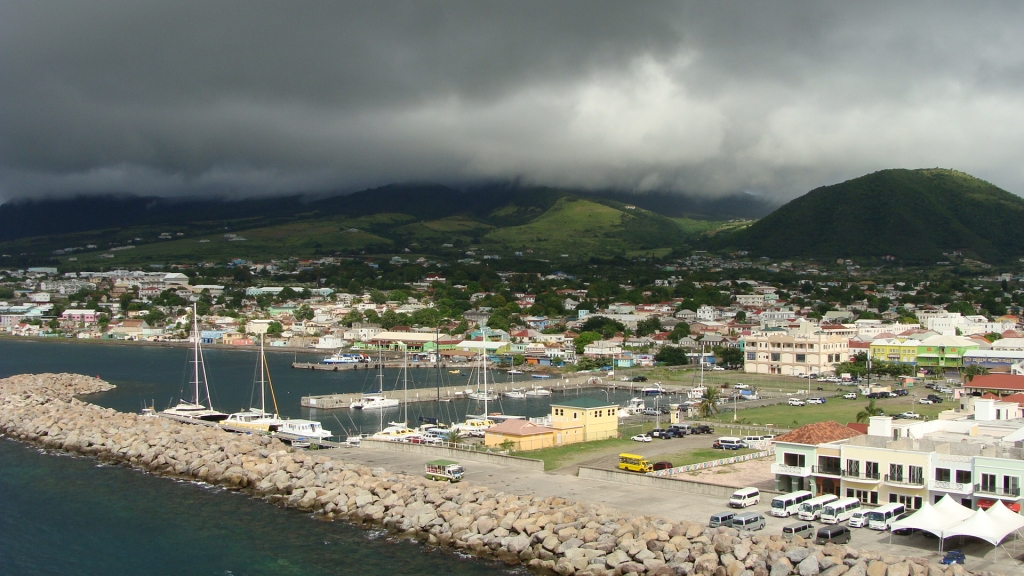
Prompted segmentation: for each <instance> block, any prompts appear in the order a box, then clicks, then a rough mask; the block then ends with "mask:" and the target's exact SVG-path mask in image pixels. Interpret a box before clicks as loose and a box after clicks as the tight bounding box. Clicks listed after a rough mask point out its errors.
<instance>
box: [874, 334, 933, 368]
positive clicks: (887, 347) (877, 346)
mask: <svg viewBox="0 0 1024 576" xmlns="http://www.w3.org/2000/svg"><path fill="white" fill-rule="evenodd" d="M920 345H921V341H920V340H915V339H914V338H876V339H875V340H872V341H871V359H872V360H884V361H886V362H899V363H901V364H916V363H917V347H918V346H920Z"/></svg>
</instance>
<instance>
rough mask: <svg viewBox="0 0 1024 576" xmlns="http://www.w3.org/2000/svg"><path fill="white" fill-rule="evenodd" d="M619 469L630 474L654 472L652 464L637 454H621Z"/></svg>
mask: <svg viewBox="0 0 1024 576" xmlns="http://www.w3.org/2000/svg"><path fill="white" fill-rule="evenodd" d="M619 469H620V470H629V471H630V472H650V471H652V470H654V468H653V467H652V466H651V463H650V462H648V461H647V460H646V459H645V458H644V457H643V456H639V455H637V454H619Z"/></svg>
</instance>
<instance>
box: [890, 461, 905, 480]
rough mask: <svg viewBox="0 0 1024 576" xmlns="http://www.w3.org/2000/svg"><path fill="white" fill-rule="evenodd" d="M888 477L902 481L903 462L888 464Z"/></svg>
mask: <svg viewBox="0 0 1024 576" xmlns="http://www.w3.org/2000/svg"><path fill="white" fill-rule="evenodd" d="M889 479H890V480H895V481H897V482H901V481H903V464H889Z"/></svg>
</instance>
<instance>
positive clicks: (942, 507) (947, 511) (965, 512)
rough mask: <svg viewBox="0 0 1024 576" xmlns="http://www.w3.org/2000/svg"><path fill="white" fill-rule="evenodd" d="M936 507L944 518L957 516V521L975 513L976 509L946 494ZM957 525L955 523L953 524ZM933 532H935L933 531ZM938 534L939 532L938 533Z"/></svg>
mask: <svg viewBox="0 0 1024 576" xmlns="http://www.w3.org/2000/svg"><path fill="white" fill-rule="evenodd" d="M934 506H935V509H936V510H937V511H939V512H940V513H941V514H942V517H943V518H955V519H956V522H962V521H964V520H967V519H968V518H970V517H971V516H973V515H974V510H972V509H970V508H968V507H967V506H964V505H963V504H961V503H959V502H957V501H956V500H954V499H953V498H951V497H950V495H949V494H946V495H945V496H943V497H942V499H941V500H939V501H938V502H936V503H935V504H934ZM953 525H955V523H954V524H953ZM933 534H935V533H934V532H933ZM936 536H938V534H936Z"/></svg>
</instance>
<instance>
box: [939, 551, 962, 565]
mask: <svg viewBox="0 0 1024 576" xmlns="http://www.w3.org/2000/svg"><path fill="white" fill-rule="evenodd" d="M966 561H967V556H966V555H965V554H964V553H963V552H961V551H959V550H948V551H946V555H945V556H943V557H942V560H940V561H939V562H940V563H941V564H946V565H949V564H963V563H964V562H966Z"/></svg>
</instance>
